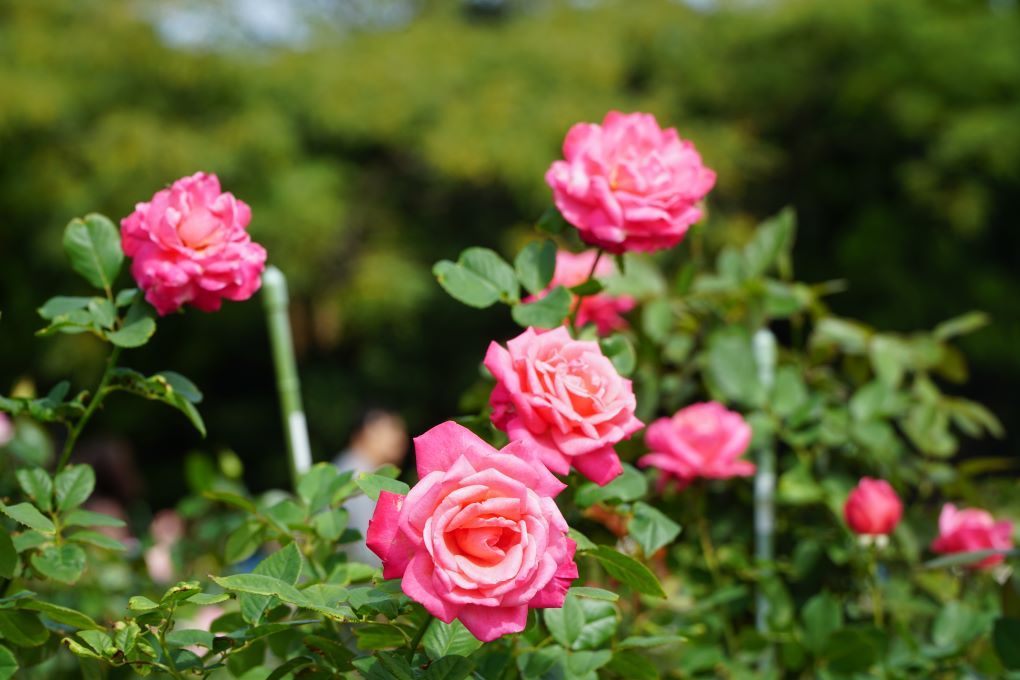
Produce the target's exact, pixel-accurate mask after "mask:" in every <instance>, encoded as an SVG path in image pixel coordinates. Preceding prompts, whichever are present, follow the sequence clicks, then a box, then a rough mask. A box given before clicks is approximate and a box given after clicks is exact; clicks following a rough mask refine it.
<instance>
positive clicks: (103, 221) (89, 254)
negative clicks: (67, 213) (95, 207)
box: [64, 213, 124, 291]
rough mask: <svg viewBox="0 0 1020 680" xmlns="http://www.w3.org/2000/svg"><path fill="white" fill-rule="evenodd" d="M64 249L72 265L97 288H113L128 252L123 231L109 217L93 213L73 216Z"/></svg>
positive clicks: (66, 231) (65, 238)
mask: <svg viewBox="0 0 1020 680" xmlns="http://www.w3.org/2000/svg"><path fill="white" fill-rule="evenodd" d="M64 251H65V252H66V253H67V256H68V258H70V260H71V267H72V268H73V269H74V270H75V271H76V272H78V273H79V274H80V275H81V276H82V277H84V278H85V280H86V281H88V282H89V283H91V284H92V285H93V286H95V287H96V288H100V289H102V290H105V291H111V290H112V288H113V282H114V280H115V279H116V278H117V274H118V273H120V267H121V264H122V263H123V261H124V252H123V251H122V250H121V247H120V234H119V233H118V231H117V228H116V227H115V226H113V222H111V221H110V220H109V219H108V218H106V217H104V216H103V215H98V214H95V213H93V214H90V215H86V216H85V218H84V219H77V218H75V219H73V220H71V222H70V223H69V224H68V225H67V228H66V229H65V230H64Z"/></svg>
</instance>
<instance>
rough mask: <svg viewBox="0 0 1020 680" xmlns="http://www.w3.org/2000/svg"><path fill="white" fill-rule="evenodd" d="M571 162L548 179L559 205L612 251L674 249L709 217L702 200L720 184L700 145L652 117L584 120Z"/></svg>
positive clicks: (570, 146) (568, 143)
mask: <svg viewBox="0 0 1020 680" xmlns="http://www.w3.org/2000/svg"><path fill="white" fill-rule="evenodd" d="M563 157H564V160H561V161H556V162H554V163H553V164H552V166H551V167H550V168H549V170H548V172H546V175H545V181H546V183H547V184H548V185H549V186H550V187H552V190H553V198H554V200H555V201H556V207H557V208H558V209H559V211H560V213H561V214H562V215H563V217H564V219H566V220H567V222H570V223H571V224H572V225H574V226H575V227H577V229H578V231H579V232H580V234H581V238H582V239H584V241H585V242H587V243H591V244H592V245H597V246H600V247H602V248H604V249H605V250H608V251H609V252H612V253H622V252H624V251H628V250H641V251H651V250H661V249H663V248H672V247H673V246H675V245H676V244H677V243H679V242H680V240H681V239H682V238H683V237H684V234H686V233H687V229H688V227H690V226H691V225H692V224H694V223H695V222H697V221H698V220H700V219H701V214H702V213H701V208H699V207H698V203H699V202H700V201H701V200H702V199H704V198H705V196H706V195H707V194H708V192H709V191H710V190H711V189H712V187H713V186H714V185H715V173H714V172H712V171H711V170H709V169H708V168H706V167H705V166H704V165H703V164H702V163H701V156H700V155H698V152H697V150H696V149H695V148H694V145H693V144H691V143H690V142H688V141H685V140H682V139H680V137H679V135H678V134H677V131H676V130H675V129H674V128H668V129H666V130H663V129H662V128H660V127H659V123H658V122H657V121H656V120H655V116H652V115H651V114H648V113H629V114H624V113H620V112H618V111H610V112H609V113H607V114H606V117H605V120H603V121H602V125H597V124H594V123H578V124H577V125H575V126H573V127H572V128H570V131H569V132H568V133H567V138H566V140H564V142H563Z"/></svg>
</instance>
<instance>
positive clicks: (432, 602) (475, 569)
mask: <svg viewBox="0 0 1020 680" xmlns="http://www.w3.org/2000/svg"><path fill="white" fill-rule="evenodd" d="M414 447H415V454H416V455H417V459H418V476H419V477H420V481H419V482H418V483H417V484H416V485H415V486H414V488H413V489H411V492H410V493H409V494H408V495H407V496H402V495H399V494H394V493H390V492H388V491H383V492H382V493H381V494H380V495H379V503H378V505H377V506H376V509H375V514H374V515H373V517H372V520H371V522H369V525H368V536H367V539H368V540H367V543H368V547H369V548H370V549H371V550H372V552H374V553H375V554H376V555H378V556H379V557H380V558H381V559H382V561H383V576H384V577H386V578H402V582H401V587H402V588H403V591H404V593H406V594H407V596H408V597H410V598H411V599H413V600H416V601H418V602H420V603H421V604H423V605H424V606H425V608H426V609H427V610H429V612H430V613H431V614H432V615H433V616H435V617H436V618H439V619H442V620H443V621H445V622H446V623H449V622H451V621H453V620H454V619H460V621H461V623H463V624H464V626H465V627H467V629H468V630H469V631H471V633H472V634H473V635H474V636H475V637H477V638H478V639H479V640H483V641H486V642H488V641H490V640H495V639H496V638H498V637H500V636H501V635H506V634H508V633H518V632H520V631H522V630H524V627H525V625H527V621H528V609H529V608H544V607H554V608H555V607H562V606H563V599H564V598H565V597H566V593H567V589H568V588H569V587H570V583H571V582H572V581H573V580H574V579H575V578H577V565H576V564H574V550H575V548H576V546H575V544H574V541H573V540H571V539H570V538H568V537H567V523H566V521H564V519H563V515H561V514H560V511H559V509H558V508H557V507H556V503H555V501H553V497H554V496H555V495H556V494H558V493H559V492H560V491H562V490H563V488H564V485H563V484H562V483H560V482H559V481H558V480H557V479H556V478H555V477H553V476H552V475H551V474H550V473H549V471H548V470H546V469H545V468H544V467H542V465H541V464H539V462H538V460H537V458H536V457H535V453H534V451H533V447H531V446H530V445H529V444H527V443H526V442H513V443H512V444H510V445H509V446H507V447H505V448H504V449H502V450H501V451H496V450H495V449H494V448H492V447H491V446H489V445H488V444H486V443H485V442H484V441H482V440H481V439H479V438H478V437H477V436H475V435H474V434H473V433H472V432H471V431H469V430H467V429H466V428H464V427H461V426H460V425H457V424H456V423H453V422H446V423H443V424H442V425H437V426H436V427H434V428H432V429H431V430H429V431H428V432H426V433H425V434H423V435H421V436H420V437H417V438H416V439H415V440H414Z"/></svg>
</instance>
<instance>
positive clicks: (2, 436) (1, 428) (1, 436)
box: [0, 413, 14, 447]
mask: <svg viewBox="0 0 1020 680" xmlns="http://www.w3.org/2000/svg"><path fill="white" fill-rule="evenodd" d="M12 439H14V423H12V422H11V419H10V418H9V417H8V416H7V414H6V413H0V447H2V446H7V445H8V444H10V443H11V440H12Z"/></svg>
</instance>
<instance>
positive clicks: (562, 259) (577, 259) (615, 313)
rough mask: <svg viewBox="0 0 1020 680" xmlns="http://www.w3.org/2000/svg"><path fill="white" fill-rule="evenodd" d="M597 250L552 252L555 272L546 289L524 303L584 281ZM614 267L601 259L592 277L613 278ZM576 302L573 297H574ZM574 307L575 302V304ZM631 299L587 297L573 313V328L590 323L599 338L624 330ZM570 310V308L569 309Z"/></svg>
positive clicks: (598, 295) (605, 295) (621, 297)
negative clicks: (554, 255)
mask: <svg viewBox="0 0 1020 680" xmlns="http://www.w3.org/2000/svg"><path fill="white" fill-rule="evenodd" d="M597 256H598V251H595V250H586V251H584V252H583V253H576V254H575V253H571V252H568V251H566V250H561V251H559V252H558V253H556V272H555V273H554V274H553V278H552V281H550V282H549V287H548V288H546V289H545V290H544V291H542V292H541V293H539V294H537V295H534V296H532V297H530V298H527V299H525V302H531V301H532V300H540V299H542V298H544V297H545V296H546V295H548V294H549V291H551V290H552V289H553V288H555V287H556V286H563V287H564V288H573V287H574V286H579V285H581V284H582V283H584V282H585V281H587V280H588V274H590V273H591V271H592V265H594V264H595V258H596V257H597ZM615 274H616V265H614V264H613V260H612V259H611V258H609V257H603V258H601V259H600V260H599V263H598V266H597V267H595V277H596V278H600V279H605V278H609V277H612V276H615ZM575 299H576V296H575ZM575 304H576V302H575ZM635 304H636V303H635V302H634V298H632V297H629V296H626V295H621V296H620V297H614V296H612V295H609V294H608V293H598V294H597V295H587V296H585V297H583V298H581V306H580V307H579V308H578V310H577V325H578V327H581V326H584V325H585V324H587V323H594V324H595V327H596V328H597V329H598V332H599V335H609V334H610V333H612V332H613V331H615V330H619V329H621V328H626V327H627V320H626V319H624V318H623V316H621V315H622V314H626V313H627V312H629V311H630V310H632V309H634V306H635ZM571 307H573V305H572V306H571Z"/></svg>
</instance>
